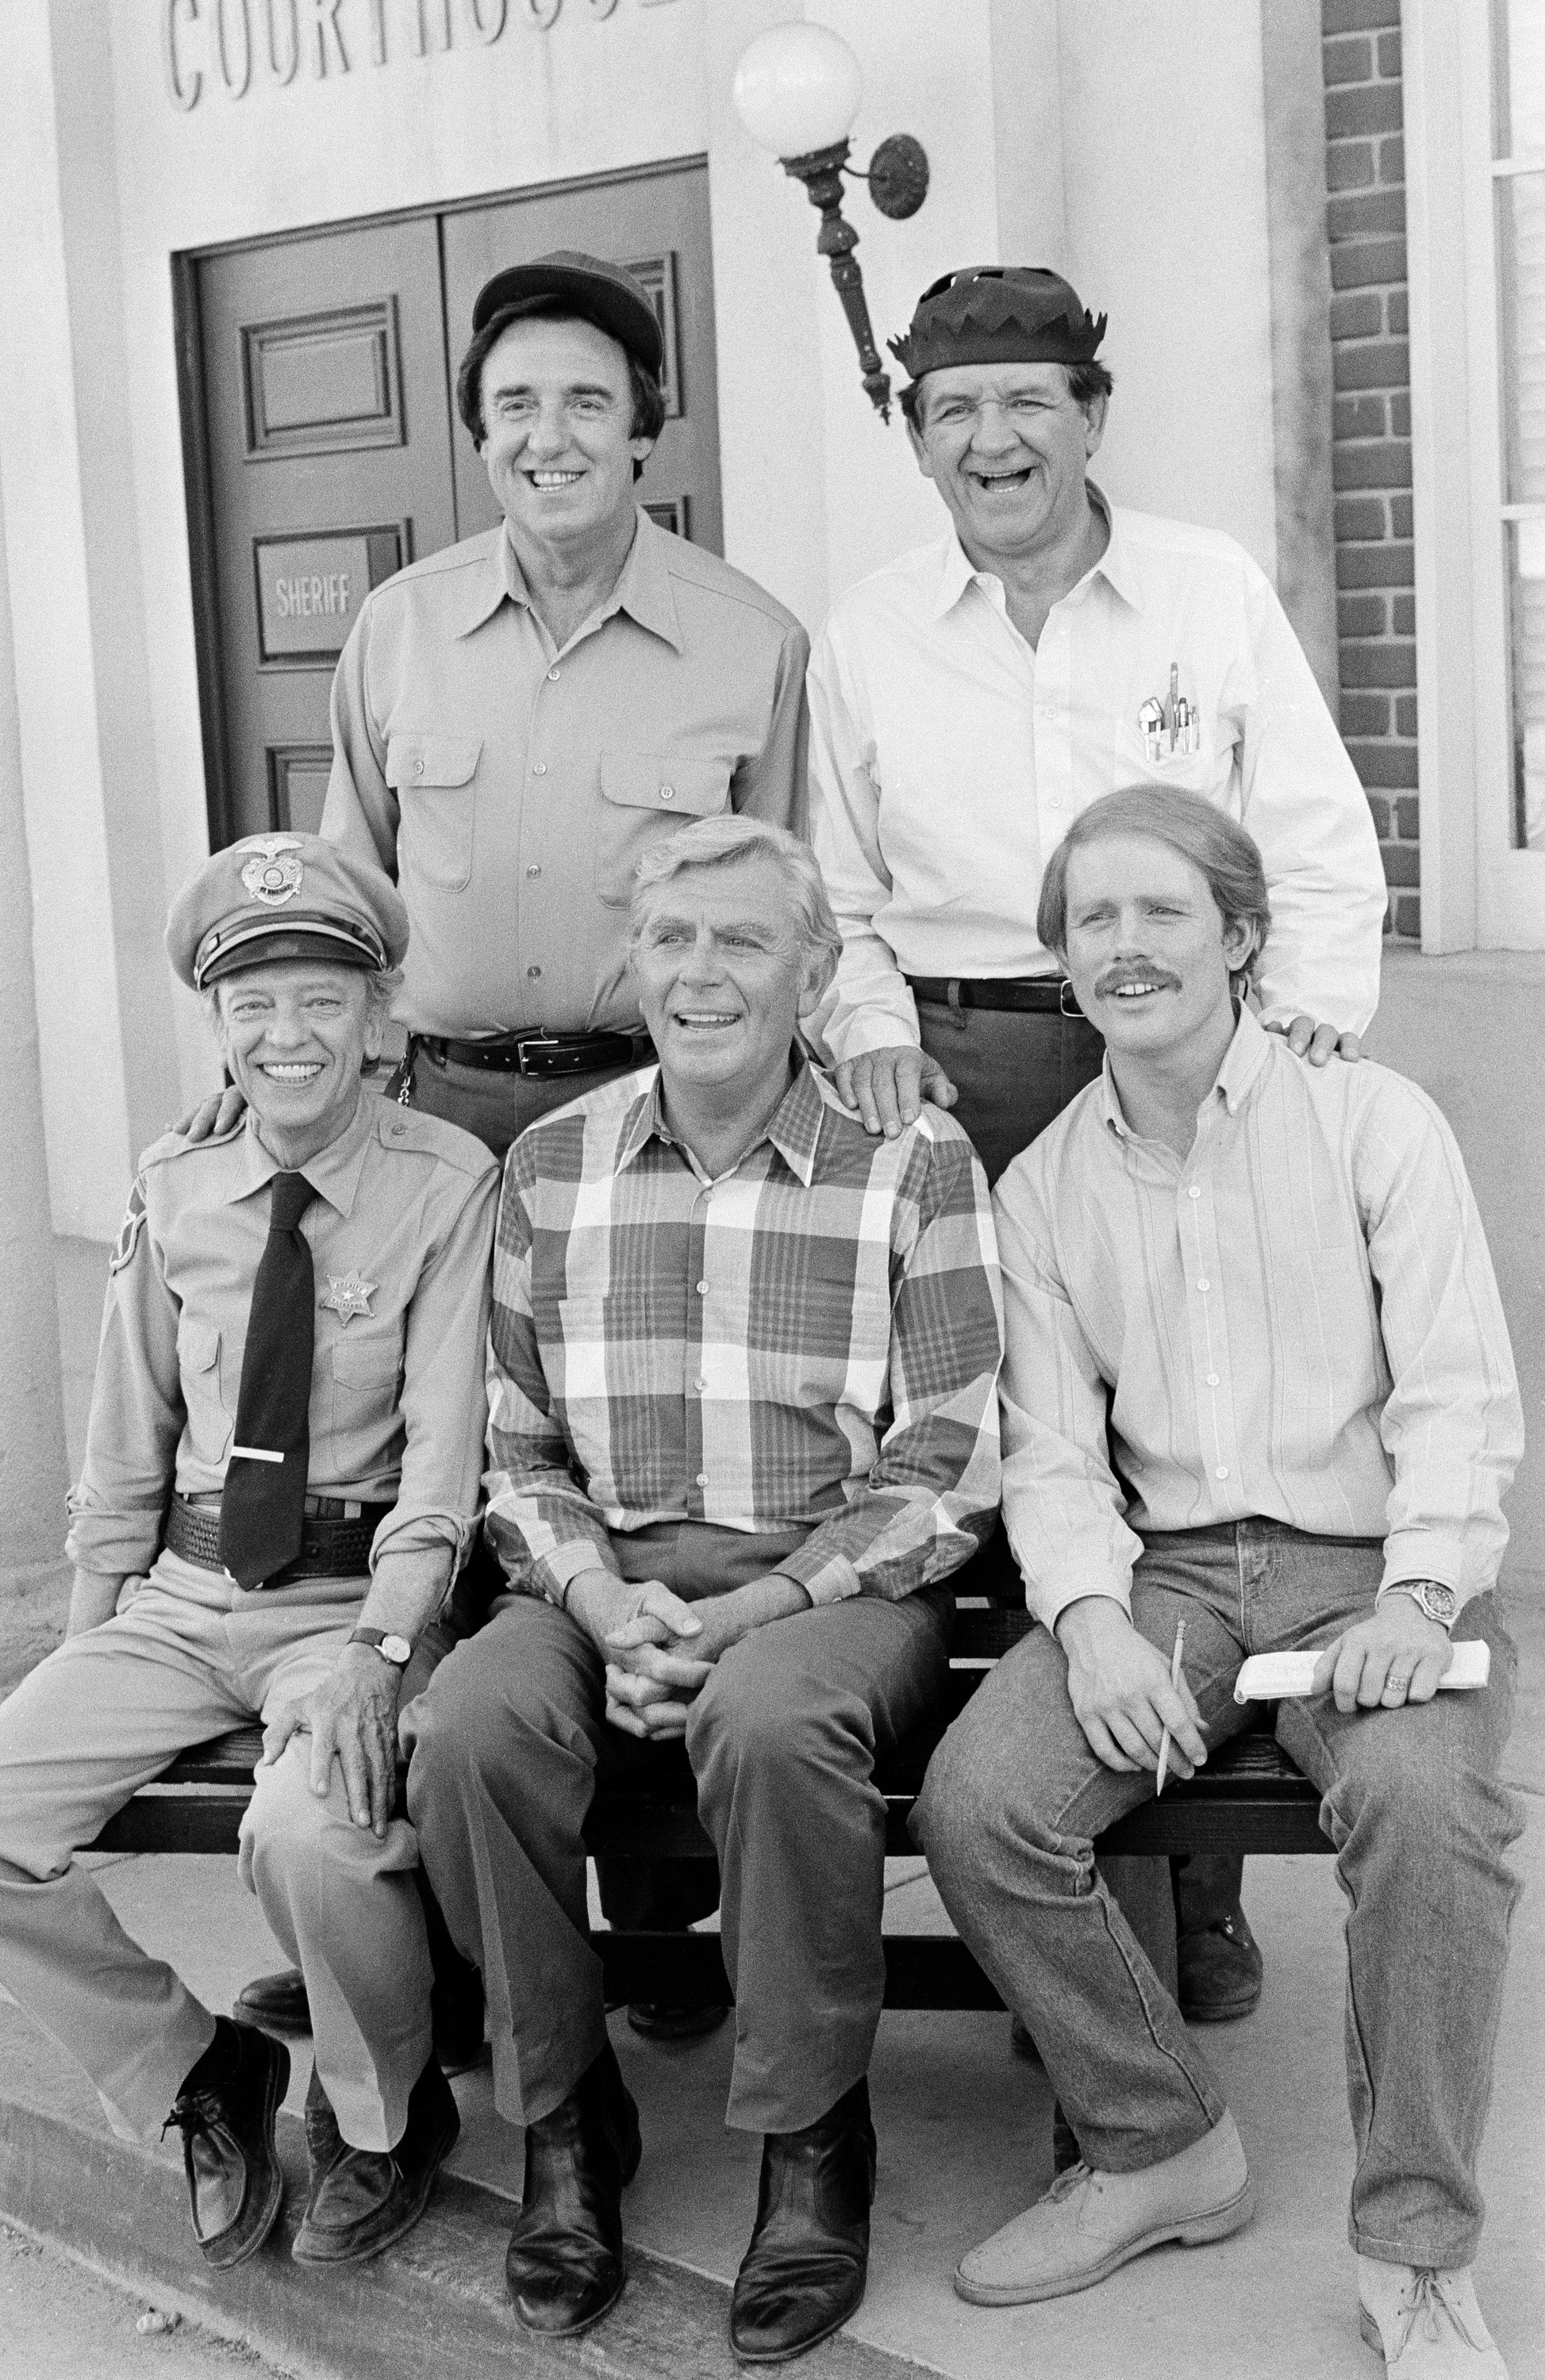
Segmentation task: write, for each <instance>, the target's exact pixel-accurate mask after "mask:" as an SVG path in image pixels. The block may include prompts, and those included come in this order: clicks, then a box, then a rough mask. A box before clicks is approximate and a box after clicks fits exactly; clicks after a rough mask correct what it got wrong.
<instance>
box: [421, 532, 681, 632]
mask: <svg viewBox="0 0 1545 2380" xmlns="http://www.w3.org/2000/svg"><path fill="white" fill-rule="evenodd" d="M634 518H635V528H634V531H633V542H632V544H631V545H630V546H629V547H628V549H627V561H626V562H625V563H624V564H623V566H622V569H621V570H620V571H619V573H618V575H617V582H616V585H615V586H614V588H613V589H612V591H611V593H610V595H609V596H608V597H607V598H606V601H605V602H604V603H602V606H601V607H600V609H599V611H597V612H595V613H592V614H591V617H592V619H593V620H594V622H595V624H596V625H597V626H599V625H601V623H602V621H603V620H609V619H610V618H611V617H612V615H613V613H614V612H626V613H627V616H628V618H629V619H630V620H634V621H636V622H637V623H638V625H639V627H640V628H647V629H648V631H649V633H650V635H651V636H653V637H660V638H661V639H662V641H663V643H665V644H667V645H669V646H670V647H671V649H672V650H673V651H675V652H678V653H679V652H683V651H685V650H686V641H685V639H684V637H683V636H682V633H681V623H680V621H679V619H678V618H677V616H676V607H675V594H674V592H673V591H672V588H671V574H670V571H669V570H668V568H667V567H666V564H667V561H668V558H669V557H668V551H667V547H666V543H665V532H664V530H663V529H662V528H657V527H656V525H655V523H654V522H653V521H651V518H650V516H649V515H648V513H646V512H645V511H644V510H643V509H642V508H641V507H636V508H635V514H634ZM470 579H471V584H470V585H469V587H468V594H467V603H466V609H465V611H464V613H463V615H462V619H461V623H460V625H459V626H458V628H457V629H456V634H457V636H461V637H468V636H470V635H471V634H472V632H473V630H474V629H476V628H481V626H482V625H484V623H485V622H486V621H488V620H491V619H492V618H493V614H494V613H495V612H497V610H498V609H499V606H500V605H501V603H505V602H510V603H515V604H517V605H518V606H519V608H520V609H521V610H522V611H523V612H529V610H530V608H531V596H530V589H529V588H528V586H527V584H526V575H525V573H524V571H523V570H522V569H521V567H520V563H519V560H518V558H517V554H516V551H515V547H514V545H513V543H512V542H511V540H510V534H509V528H508V525H507V523H506V525H505V528H503V529H501V530H500V531H499V533H498V534H497V535H496V536H495V537H493V539H492V540H491V541H490V543H489V547H488V552H487V554H486V555H485V556H484V558H483V560H482V562H481V565H479V566H478V567H477V568H476V569H475V570H473V571H472V572H471V574H470Z"/></svg>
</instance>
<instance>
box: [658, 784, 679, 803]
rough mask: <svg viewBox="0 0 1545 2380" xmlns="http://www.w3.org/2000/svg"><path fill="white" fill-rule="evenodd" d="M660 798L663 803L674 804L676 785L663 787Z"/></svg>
mask: <svg viewBox="0 0 1545 2380" xmlns="http://www.w3.org/2000/svg"><path fill="white" fill-rule="evenodd" d="M660 798H661V800H662V801H663V802H674V801H675V786H674V785H662V786H661V788H660Z"/></svg>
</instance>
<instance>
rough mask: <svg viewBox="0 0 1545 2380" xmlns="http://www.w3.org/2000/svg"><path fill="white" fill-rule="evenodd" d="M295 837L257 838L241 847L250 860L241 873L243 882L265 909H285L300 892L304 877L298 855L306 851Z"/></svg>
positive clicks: (263, 835)
mask: <svg viewBox="0 0 1545 2380" xmlns="http://www.w3.org/2000/svg"><path fill="white" fill-rule="evenodd" d="M303 848H304V846H303V845H302V844H301V843H300V841H299V839H298V837H297V836H295V835H293V834H255V835H253V836H252V838H251V840H250V841H249V842H248V843H244V844H242V845H241V849H242V850H243V851H249V852H250V853H251V855H252V856H251V858H250V859H249V861H248V862H247V865H246V867H245V868H243V869H242V871H241V880H242V883H243V884H244V885H245V886H246V888H247V890H248V892H249V893H250V894H251V896H252V898H253V900H254V901H261V902H262V905H263V907H264V908H265V909H282V908H283V907H284V905H285V903H286V901H293V900H294V898H295V896H296V894H297V893H298V892H299V890H300V886H301V882H302V880H303V877H304V874H305V871H304V869H303V868H301V865H300V862H299V860H298V859H297V858H296V856H295V854H296V853H297V852H298V851H299V850H301V849H303Z"/></svg>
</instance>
